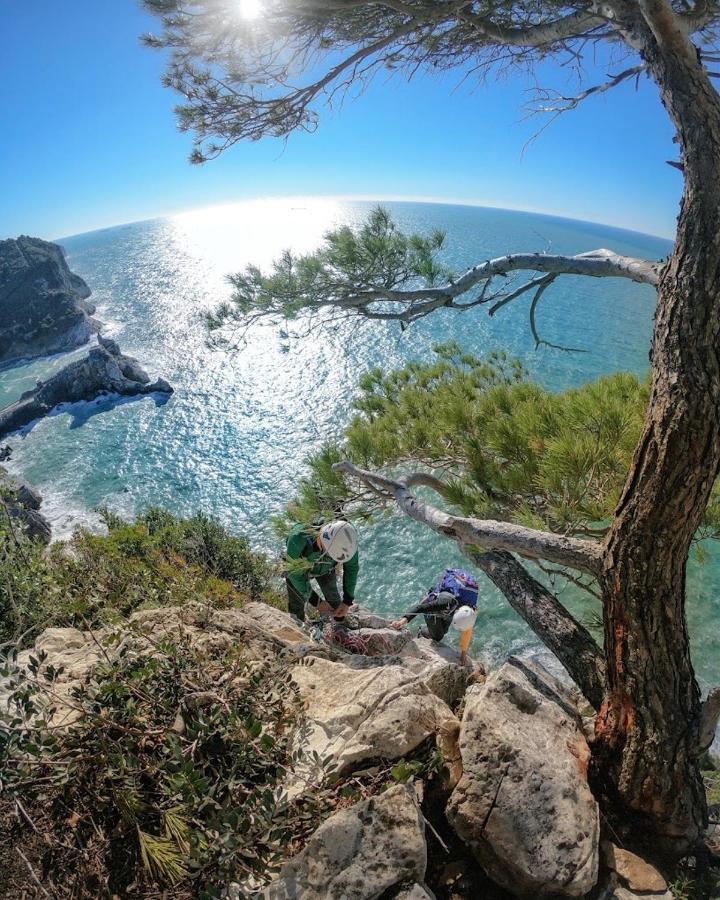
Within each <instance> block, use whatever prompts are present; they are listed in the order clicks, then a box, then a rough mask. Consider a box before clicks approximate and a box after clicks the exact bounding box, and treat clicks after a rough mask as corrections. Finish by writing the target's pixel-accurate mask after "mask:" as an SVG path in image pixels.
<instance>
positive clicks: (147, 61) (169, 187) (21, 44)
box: [0, 0, 681, 240]
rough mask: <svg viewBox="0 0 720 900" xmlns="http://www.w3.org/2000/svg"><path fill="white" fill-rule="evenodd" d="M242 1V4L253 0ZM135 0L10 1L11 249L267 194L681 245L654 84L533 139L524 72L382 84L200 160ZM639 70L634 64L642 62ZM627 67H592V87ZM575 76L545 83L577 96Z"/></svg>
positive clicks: (5, 22)
mask: <svg viewBox="0 0 720 900" xmlns="http://www.w3.org/2000/svg"><path fill="white" fill-rule="evenodd" d="M238 2H241V0H238ZM156 25H157V23H156V20H155V19H154V18H152V17H150V16H148V15H146V14H145V13H144V12H142V11H141V9H140V8H139V5H138V3H137V2H136V0H102V2H98V0H64V2H62V3H58V2H57V0H0V83H2V84H3V86H4V88H3V90H2V92H0V121H1V122H2V127H3V134H2V141H1V142H0V239H2V238H5V237H15V236H17V235H18V234H21V233H24V234H32V235H35V236H38V237H43V238H46V239H48V240H53V239H57V238H60V237H65V236H69V235H72V234H77V233H81V232H85V231H91V230H94V229H98V228H103V227H108V226H112V225H116V224H120V223H125V222H132V221H138V220H141V219H148V218H154V217H157V216H162V215H168V214H173V213H176V212H180V211H185V210H188V209H193V208H196V207H202V206H206V205H210V204H217V203H223V202H233V201H237V200H242V199H249V198H257V197H265V196H293V195H312V194H317V195H325V196H348V197H359V196H361V197H378V198H392V197H398V198H400V197H402V198H404V199H411V198H418V199H429V198H432V199H438V200H440V199H442V200H450V201H453V200H454V201H458V202H465V203H478V204H481V205H489V206H500V207H507V208H511V209H527V210H532V211H536V212H545V213H549V214H556V215H563V216H568V217H571V218H577V219H583V220H587V221H592V222H600V223H604V224H609V225H616V226H619V227H624V228H630V229H634V230H637V231H643V232H646V233H649V234H657V235H661V236H672V235H673V233H674V230H675V219H676V216H677V213H678V205H679V199H680V192H681V176H680V173H679V172H678V171H677V170H676V169H674V168H671V167H670V166H668V165H667V164H666V160H668V159H676V158H677V150H676V148H675V146H674V144H673V143H672V136H673V129H672V126H671V124H670V122H669V121H668V118H667V115H666V113H665V111H664V110H663V108H662V106H661V105H660V102H659V99H658V96H657V92H656V90H655V88H654V86H653V85H652V84H650V83H648V82H646V81H645V82H643V83H641V84H640V86H639V88H638V89H637V90H636V88H635V85H634V83H625V84H623V85H621V86H619V87H617V88H615V89H614V90H612V91H610V92H608V93H606V94H603V95H599V96H596V97H592V98H589V99H588V100H587V101H585V102H584V103H583V104H582V105H581V107H580V108H579V109H577V110H574V111H572V112H569V113H566V114H565V115H563V116H561V117H560V118H559V119H556V120H555V121H554V122H553V123H552V124H550V125H549V126H548V127H547V128H546V129H545V130H544V131H543V132H542V134H540V136H539V137H537V139H535V140H534V141H532V142H531V143H530V144H529V146H526V144H527V141H528V139H529V138H530V137H531V136H532V135H533V134H534V133H535V132H537V131H538V129H539V128H541V127H542V125H544V124H545V121H544V120H542V119H541V118H538V117H533V118H531V119H527V118H526V117H525V113H524V112H523V106H524V105H525V103H526V102H527V99H528V93H527V91H528V89H529V88H530V87H531V86H532V84H533V83H534V82H531V81H530V80H529V77H528V76H527V75H526V74H521V73H518V74H516V75H513V76H512V77H506V78H504V79H502V80H500V81H489V82H487V83H486V84H484V85H478V84H475V83H473V82H472V81H470V80H466V81H465V82H464V83H463V84H459V81H460V77H459V74H458V76H453V77H448V76H445V77H443V78H433V77H431V76H428V75H419V76H418V77H416V78H415V79H414V80H412V81H411V82H410V83H408V82H407V81H405V80H404V79H402V78H401V77H397V76H395V77H390V76H388V77H387V78H386V77H385V76H383V77H381V78H378V79H376V80H375V81H374V82H373V84H372V85H371V86H370V88H369V89H368V90H367V91H366V92H365V93H364V94H362V95H361V96H359V97H355V98H348V99H347V100H346V101H345V103H344V104H343V105H342V108H340V109H336V110H332V111H328V110H323V111H321V122H320V128H319V130H318V131H317V132H316V133H314V134H295V135H292V136H291V137H290V139H289V140H288V141H287V142H284V141H282V140H278V139H271V138H266V139H264V140H262V141H259V142H255V143H243V144H240V145H237V146H235V147H234V148H231V149H230V150H229V151H227V152H226V153H225V154H224V155H223V156H222V157H220V158H219V159H217V160H214V161H211V162H209V163H207V164H205V165H204V166H199V167H198V166H191V165H190V164H189V163H188V161H187V157H188V154H189V153H190V150H191V149H192V147H191V137H190V135H188V134H182V133H180V132H179V131H178V129H177V125H176V121H175V117H174V114H173V111H172V110H173V106H174V105H175V103H176V102H177V99H178V98H177V96H176V95H175V94H174V93H173V92H172V91H171V90H169V89H167V88H163V87H162V85H161V83H160V78H161V74H162V70H163V63H164V58H163V54H162V53H161V52H157V51H151V50H149V49H146V48H144V47H142V46H141V45H140V42H139V36H140V35H141V34H142V33H144V32H147V31H151V30H153V28H155V30H157V27H156ZM626 65H627V64H626ZM618 70H619V67H617V66H616V67H615V68H614V69H608V68H607V67H599V68H598V69H597V70H593V69H590V70H589V72H588V82H587V83H589V84H590V83H596V82H598V81H602V80H603V79H604V76H605V74H606V73H607V72H608V71H614V72H617V71H618ZM565 77H567V76H566V73H565V72H564V71H560V70H558V69H557V68H554V67H546V68H545V69H543V70H541V71H540V72H538V73H536V78H537V79H538V80H539V81H540V83H542V84H543V85H551V86H554V87H563V88H567V89H569V90H570V89H572V85H571V86H570V87H569V88H568V85H567V84H564V82H563V79H564V78H565Z"/></svg>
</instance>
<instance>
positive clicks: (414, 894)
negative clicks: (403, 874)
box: [395, 882, 435, 900]
mask: <svg viewBox="0 0 720 900" xmlns="http://www.w3.org/2000/svg"><path fill="white" fill-rule="evenodd" d="M395 900H435V894H433V892H432V891H431V890H430V888H429V887H426V885H424V884H418V883H417V882H416V883H415V884H414V885H412V887H409V888H405V890H402V891H400V893H399V894H396V895H395Z"/></svg>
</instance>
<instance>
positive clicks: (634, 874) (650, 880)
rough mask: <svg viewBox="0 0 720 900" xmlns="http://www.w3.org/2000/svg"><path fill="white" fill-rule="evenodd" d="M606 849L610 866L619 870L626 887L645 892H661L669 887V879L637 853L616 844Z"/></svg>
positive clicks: (622, 882)
mask: <svg viewBox="0 0 720 900" xmlns="http://www.w3.org/2000/svg"><path fill="white" fill-rule="evenodd" d="M606 850H607V852H606V861H607V863H608V866H609V867H610V868H611V869H613V870H614V871H615V872H617V874H618V877H619V879H620V882H621V884H622V885H624V886H625V887H628V888H630V889H631V890H633V891H638V892H640V893H645V894H652V893H655V894H661V893H664V892H665V891H666V890H667V889H668V886H667V881H665V879H664V878H663V876H662V875H661V874H660V873H659V872H658V870H657V869H656V868H655V867H654V866H651V865H650V863H648V862H645V860H644V859H641V858H640V857H639V856H637V855H636V854H635V853H631V852H630V851H629V850H623V849H622V848H620V847H616V846H615V845H614V844H610V845H609V846H607V847H606Z"/></svg>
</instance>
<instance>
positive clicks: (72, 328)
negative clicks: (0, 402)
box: [0, 235, 100, 365]
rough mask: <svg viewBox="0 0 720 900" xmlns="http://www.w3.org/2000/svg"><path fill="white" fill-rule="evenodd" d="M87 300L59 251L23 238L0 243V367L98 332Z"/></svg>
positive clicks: (67, 347)
mask: <svg viewBox="0 0 720 900" xmlns="http://www.w3.org/2000/svg"><path fill="white" fill-rule="evenodd" d="M89 296H90V288H89V287H88V286H87V284H85V282H84V281H83V280H82V278H80V276H79V275H76V274H75V273H74V272H71V271H70V269H69V268H68V264H67V262H66V261H65V254H64V252H63V249H62V247H60V246H58V245H57V244H51V243H49V242H48V241H42V240H40V239H39V238H32V237H27V236H26V235H22V236H21V237H19V238H16V239H12V238H11V239H9V240H5V241H0V365H1V364H3V363H9V362H15V361H17V360H19V359H26V358H32V357H35V356H46V355H48V354H51V353H60V352H62V351H65V350H72V349H73V348H75V347H79V346H81V345H82V344H84V343H86V342H87V341H88V340H89V339H90V337H91V335H92V334H94V333H95V332H97V331H98V330H99V327H100V326H99V323H98V322H96V321H95V320H94V319H92V318H91V316H92V314H93V313H94V312H95V307H94V306H93V305H92V304H91V303H87V302H86V300H87V298H88V297H89Z"/></svg>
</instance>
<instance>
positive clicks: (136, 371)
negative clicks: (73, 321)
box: [98, 334, 167, 384]
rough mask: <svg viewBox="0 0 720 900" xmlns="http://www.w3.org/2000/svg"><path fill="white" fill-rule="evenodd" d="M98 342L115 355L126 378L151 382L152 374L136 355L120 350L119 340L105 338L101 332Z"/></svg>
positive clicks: (144, 382) (145, 382)
mask: <svg viewBox="0 0 720 900" xmlns="http://www.w3.org/2000/svg"><path fill="white" fill-rule="evenodd" d="M98 344H99V345H100V346H101V347H103V348H104V349H105V350H107V352H108V353H109V354H110V355H111V356H114V357H115V359H116V360H117V363H118V366H119V367H120V371H121V372H122V374H123V375H124V376H125V377H126V378H128V379H130V381H137V382H139V383H140V384H150V376H149V375H148V374H147V372H146V371H145V370H144V369H143V368H142V367H141V366H140V363H139V362H138V361H137V360H136V359H135V358H134V357H132V356H124V355H123V354H122V353H121V352H120V345H119V344H118V342H117V341H113V340H111V339H110V338H104V337H103V336H102V335H101V334H99V335H98ZM165 384H167V382H165Z"/></svg>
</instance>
